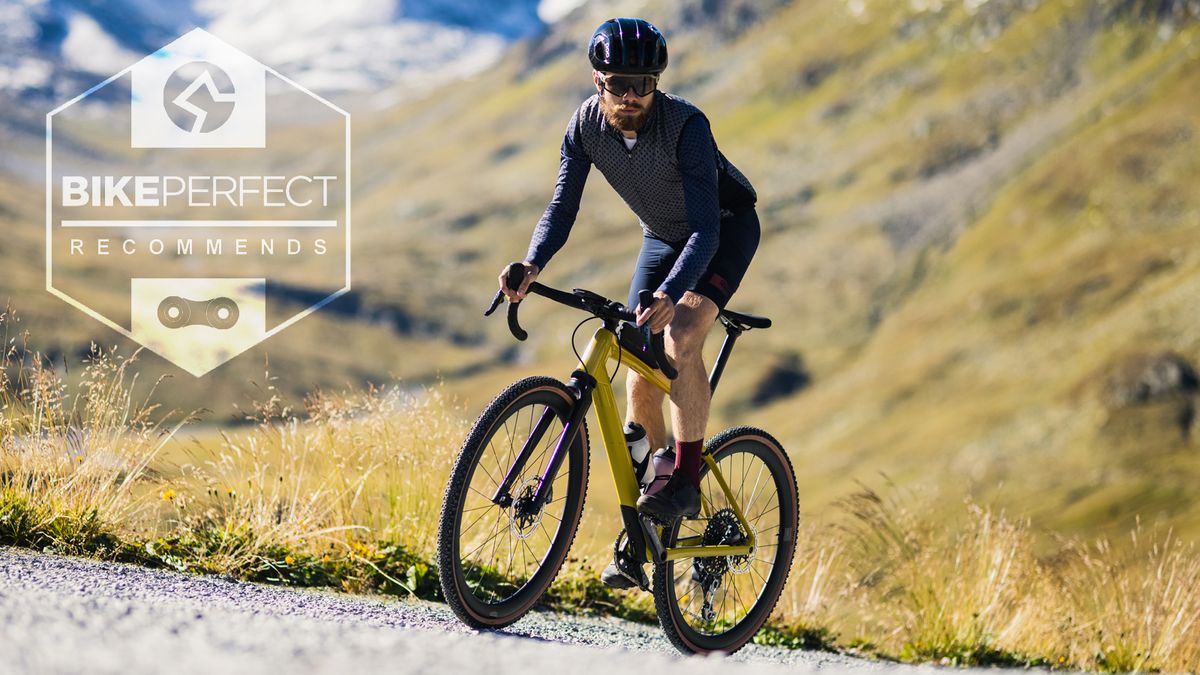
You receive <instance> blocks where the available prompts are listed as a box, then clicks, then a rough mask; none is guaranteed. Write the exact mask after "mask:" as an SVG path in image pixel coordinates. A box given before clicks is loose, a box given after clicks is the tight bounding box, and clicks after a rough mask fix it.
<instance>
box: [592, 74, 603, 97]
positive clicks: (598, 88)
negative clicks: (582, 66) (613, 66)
mask: <svg viewBox="0 0 1200 675" xmlns="http://www.w3.org/2000/svg"><path fill="white" fill-rule="evenodd" d="M592 84H594V85H596V93H597V94H603V93H604V88H603V87H601V86H600V71H598V70H593V71H592Z"/></svg>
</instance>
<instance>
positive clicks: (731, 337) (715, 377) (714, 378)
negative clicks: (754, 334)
mask: <svg viewBox="0 0 1200 675" xmlns="http://www.w3.org/2000/svg"><path fill="white" fill-rule="evenodd" d="M741 334H742V331H740V330H737V329H736V328H734V327H733V326H727V327H726V328H725V341H724V342H722V343H721V351H720V352H718V353H717V361H716V363H714V364H713V369H712V373H711V374H709V376H708V392H709V394H710V395H711V394H712V393H713V392H715V391H716V390H717V383H718V382H720V381H721V374H722V373H724V372H725V364H726V363H727V362H728V361H729V355H730V354H732V353H733V343H735V342H737V339H738V337H740V336H741Z"/></svg>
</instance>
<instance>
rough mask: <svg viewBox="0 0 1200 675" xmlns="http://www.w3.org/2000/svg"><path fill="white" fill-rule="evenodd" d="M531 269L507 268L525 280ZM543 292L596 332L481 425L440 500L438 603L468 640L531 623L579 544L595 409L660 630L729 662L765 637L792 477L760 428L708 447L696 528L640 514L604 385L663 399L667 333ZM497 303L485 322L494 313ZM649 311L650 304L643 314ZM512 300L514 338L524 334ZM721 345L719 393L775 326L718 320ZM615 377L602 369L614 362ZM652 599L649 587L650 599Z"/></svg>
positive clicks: (783, 566)
mask: <svg viewBox="0 0 1200 675" xmlns="http://www.w3.org/2000/svg"><path fill="white" fill-rule="evenodd" d="M523 273H524V268H523V267H522V266H521V265H520V264H516V263H514V265H512V266H510V268H509V283H510V284H511V285H512V286H511V287H513V288H516V287H517V286H519V285H520V283H521V277H522V275H523ZM529 294H530V295H540V296H543V297H546V298H549V299H551V300H554V301H556V302H559V303H562V304H564V305H567V306H569V307H574V308H576V309H580V310H583V311H585V312H588V313H590V314H591V315H592V317H593V318H595V319H598V320H599V321H600V323H601V325H600V327H598V328H597V329H596V331H595V333H594V334H593V335H592V339H591V342H590V343H589V344H588V346H587V349H586V350H585V351H584V353H583V354H582V355H581V356H580V355H578V354H577V356H578V358H579V362H580V366H581V367H580V368H579V369H577V370H575V372H573V373H572V374H571V377H570V379H569V380H568V381H567V382H565V383H564V382H561V381H559V380H557V379H554V378H550V377H529V378H525V379H522V380H519V381H517V382H515V383H513V384H512V385H510V386H509V387H507V388H506V389H505V390H504V391H502V392H501V393H500V394H499V395H498V396H496V398H495V399H493V400H492V402H491V403H490V404H488V406H487V407H486V408H485V409H484V411H483V412H482V413H481V414H480V415H479V418H478V419H477V420H476V421H475V425H474V427H473V428H472V430H471V433H470V434H469V435H468V437H467V439H466V441H465V442H464V443H463V446H462V449H461V451H460V452H459V456H458V459H457V461H456V462H455V465H454V469H453V472H452V473H451V477H450V482H449V484H448V485H447V487H446V495H445V500H444V502H443V504H442V512H441V520H440V523H439V531H438V567H439V572H440V575H441V584H442V591H443V593H444V595H445V597H446V600H447V602H448V603H449V604H450V607H451V608H452V609H453V610H454V613H455V614H456V615H457V616H458V617H459V618H460V619H461V620H462V621H463V622H465V623H466V624H468V625H470V626H473V627H476V628H492V629H495V628H501V627H503V626H507V625H509V624H511V623H513V622H514V621H517V620H518V619H520V618H521V617H522V616H524V615H525V613H526V612H528V611H529V610H530V609H532V608H533V606H534V605H535V604H536V603H537V601H538V599H539V598H541V596H542V594H543V593H544V592H545V590H546V588H548V587H549V585H550V582H551V581H552V580H553V579H554V577H555V575H556V574H558V571H559V568H560V567H561V566H562V563H563V560H564V559H565V558H566V556H567V550H568V549H569V548H570V546H571V543H572V541H573V540H574V538H575V531H576V529H577V527H578V525H579V519H580V516H581V515H582V513H583V504H584V498H585V495H586V493H587V483H588V443H589V439H588V429H587V422H586V419H585V418H586V416H587V412H588V410H589V409H590V408H592V407H593V406H594V407H595V410H596V421H597V423H598V424H599V429H600V438H601V441H602V443H603V445H604V450H605V455H606V456H607V457H608V464H609V468H610V469H611V470H612V475H613V481H614V483H615V484H616V489H617V497H618V499H619V501H620V505H621V507H620V509H621V520H622V521H623V523H624V527H625V529H624V532H623V533H622V537H621V538H619V539H618V548H619V549H620V550H623V551H626V552H633V555H634V556H637V557H638V559H639V560H643V561H645V562H650V563H653V564H654V573H653V593H654V600H655V607H656V610H657V613H658V618H659V623H660V624H661V625H662V628H663V630H664V632H665V633H666V635H667V637H668V638H669V639H670V640H671V642H672V644H674V645H675V646H676V647H677V648H678V649H679V650H681V651H683V652H685V653H708V652H714V651H717V652H733V651H735V650H737V649H739V648H741V647H742V646H743V645H745V644H746V642H748V641H749V640H750V639H751V638H753V637H754V634H755V633H757V632H758V630H759V628H761V627H762V625H763V623H764V622H765V621H766V620H767V617H768V615H770V613H771V611H772V610H773V609H774V607H775V604H776V602H777V601H778V599H779V595H780V593H781V592H782V591H783V587H784V583H785V582H786V581H787V577H788V572H789V569H790V567H791V564H792V557H793V555H794V553H795V547H796V541H795V536H796V524H797V520H798V514H797V498H796V480H795V475H794V474H793V471H792V465H791V461H790V460H789V459H788V455H787V453H786V452H785V451H784V449H783V447H782V446H781V445H780V444H779V442H778V441H776V440H775V439H774V438H772V437H771V435H770V434H768V433H767V432H765V431H762V430H760V429H756V428H753V427H746V426H739V427H734V428H731V429H727V430H725V431H722V432H720V433H718V434H716V435H715V436H713V437H712V438H711V439H709V440H708V442H707V443H706V444H705V448H704V454H703V464H702V465H701V487H700V493H701V509H700V513H699V514H698V516H697V517H696V518H688V519H681V520H675V521H674V522H667V523H662V522H657V521H655V520H653V519H652V518H650V517H649V516H645V515H640V514H638V512H637V506H636V504H637V498H638V496H639V494H640V492H639V485H638V480H637V477H636V476H635V473H634V469H633V465H632V462H631V460H630V456H629V452H628V451H627V448H626V444H625V436H624V433H623V429H622V423H621V418H620V415H619V414H618V412H617V402H616V398H615V396H614V394H613V389H612V386H611V383H612V380H613V378H614V377H615V375H616V372H617V370H618V369H619V368H620V367H621V366H622V365H623V366H626V367H628V368H632V369H633V370H634V371H636V372H637V373H639V374H640V375H642V376H643V377H645V378H646V379H647V380H649V381H650V382H653V383H654V384H655V385H657V386H658V387H659V388H661V389H662V390H663V391H665V392H670V389H671V378H673V377H674V371H673V369H672V367H671V365H670V363H669V361H668V359H667V358H666V356H665V355H664V353H663V348H662V335H661V334H657V335H653V336H649V339H646V337H647V336H645V335H644V334H643V333H642V331H641V329H639V328H637V327H636V326H634V325H633V324H631V323H629V322H631V321H633V320H634V315H633V312H632V311H631V310H630V309H629V308H627V307H625V306H624V305H622V304H620V303H618V302H615V301H612V300H609V299H608V298H605V297H603V296H600V295H598V294H596V293H592V292H590V291H587V290H583V289H575V290H574V291H572V292H570V293H568V292H565V291H562V290H558V289H554V288H550V287H548V286H544V285H542V284H540V283H536V282H535V283H533V284H531V285H530V288H529ZM501 298H502V296H501V294H499V293H497V295H496V298H495V299H494V300H493V302H492V304H491V307H490V308H489V309H488V311H487V312H485V315H487V314H491V313H492V312H493V311H495V309H496V307H497V306H498V305H499V303H500V301H501ZM647 302H648V301H646V300H643V301H642V303H643V304H647ZM519 306H520V305H519V303H510V304H509V306H508V322H509V328H510V330H511V331H512V333H513V335H514V336H516V337H517V338H518V339H520V340H524V339H525V338H526V337H527V334H526V333H525V331H524V330H523V329H522V328H521V326H520V323H519V321H518V313H517V312H518V308H519ZM719 320H720V322H721V323H722V324H723V325H724V327H725V331H726V337H725V342H724V344H722V346H721V351H720V353H719V355H718V356H717V361H716V363H715V364H714V366H713V370H712V373H711V375H710V377H709V386H710V387H711V388H712V389H713V390H715V389H716V386H717V383H718V381H719V380H720V378H721V373H722V371H723V370H724V368H725V364H726V362H727V361H728V359H729V355H730V353H731V351H732V349H733V344H734V342H735V341H736V340H737V338H738V337H739V336H740V335H741V334H742V333H744V332H745V331H747V330H750V329H752V328H767V327H769V326H770V325H771V321H770V320H769V319H766V318H763V317H756V316H752V315H749V314H741V313H738V312H734V311H731V310H723V311H722V312H721V314H720V317H719ZM614 361H615V362H616V365H615V366H613V367H612V369H611V370H610V365H612V362H614ZM647 590H649V589H647Z"/></svg>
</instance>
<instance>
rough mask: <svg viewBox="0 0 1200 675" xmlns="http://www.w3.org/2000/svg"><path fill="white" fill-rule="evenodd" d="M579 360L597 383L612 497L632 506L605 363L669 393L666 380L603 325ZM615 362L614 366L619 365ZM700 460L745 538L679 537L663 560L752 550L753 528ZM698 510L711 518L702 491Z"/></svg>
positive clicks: (630, 477)
mask: <svg viewBox="0 0 1200 675" xmlns="http://www.w3.org/2000/svg"><path fill="white" fill-rule="evenodd" d="M582 360H583V363H582V366H583V369H584V370H585V371H586V372H587V373H588V374H589V375H591V376H592V377H593V378H595V380H596V387H595V389H594V390H593V392H592V403H593V404H594V405H595V407H596V418H597V420H598V421H599V423H600V438H601V440H602V441H603V443H604V451H605V454H606V455H607V456H608V466H609V468H610V469H612V476H613V483H614V484H615V485H616V486H617V499H618V500H619V501H620V502H621V505H622V506H625V507H629V508H632V509H636V508H637V500H638V497H639V496H641V491H640V490H639V488H638V481H637V477H636V476H635V475H634V473H633V464H632V463H631V462H630V461H629V450H628V448H627V447H626V445H625V433H624V431H623V428H622V426H623V425H622V424H621V416H620V414H619V413H618V412H617V399H616V396H615V395H614V394H613V388H612V384H611V383H610V379H611V378H612V375H611V374H610V372H609V370H608V362H609V361H610V360H614V361H616V360H619V363H620V365H624V366H627V367H629V368H631V369H633V371H634V372H636V373H637V374H639V375H641V376H642V377H644V378H646V380H647V381H649V382H652V383H654V386H656V387H658V388H659V389H662V390H663V391H664V392H666V393H668V394H669V393H670V392H671V381H670V380H668V379H667V378H666V376H664V375H663V374H662V373H661V372H660V371H658V370H653V369H651V368H650V367H649V366H647V365H646V364H645V363H644V362H643V361H642V360H641V359H639V358H638V357H637V356H635V355H634V354H633V353H631V352H630V351H628V350H626V349H625V348H624V347H622V346H621V344H620V343H619V342H618V341H617V336H616V335H615V334H614V333H613V332H612V331H610V330H608V329H607V328H603V327H602V328H599V329H597V330H596V333H595V334H594V335H592V341H591V342H590V343H588V346H587V349H586V350H585V351H584V353H583V356H582ZM620 365H618V366H615V368H619V367H620ZM703 458H704V461H705V463H707V464H708V470H709V473H710V474H711V475H712V476H713V477H714V478H716V480H717V484H718V485H720V487H721V491H722V492H723V493H724V494H725V500H726V501H727V502H728V503H729V505H730V506H731V507H732V508H733V512H734V514H735V515H736V516H737V519H738V523H739V524H740V525H741V527H742V531H743V532H746V533H747V535H748V542H747V543H746V544H743V545H740V546H727V545H708V546H705V545H704V544H703V543H701V542H702V539H703V537H701V536H699V535H697V536H692V537H686V538H684V539H680V540H679V542H678V544H677V545H676V546H673V547H669V548H667V549H666V559H667V560H678V559H680V558H712V557H717V556H733V555H750V553H751V551H752V550H753V549H754V546H755V541H754V531H753V530H752V529H751V528H750V526H749V524H748V523H747V522H746V518H745V516H743V515H742V508H741V505H740V504H738V503H737V501H736V500H734V498H733V493H732V492H731V491H730V489H729V485H728V484H727V483H726V482H725V477H724V476H723V475H721V470H720V469H719V468H718V467H717V463H716V462H715V461H713V458H712V456H711V455H709V454H708V453H707V452H706V453H704V454H703ZM700 508H701V515H702V516H703V517H705V518H709V517H711V516H712V512H713V508H712V504H710V503H709V502H708V500H707V499H704V498H703V495H702V496H701V505H700ZM649 560H650V557H649V554H647V561H649Z"/></svg>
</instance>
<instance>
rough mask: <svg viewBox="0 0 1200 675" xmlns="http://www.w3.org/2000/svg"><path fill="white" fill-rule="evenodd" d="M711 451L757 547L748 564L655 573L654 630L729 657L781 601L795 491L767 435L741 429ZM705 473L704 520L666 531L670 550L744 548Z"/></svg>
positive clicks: (739, 530)
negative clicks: (680, 546)
mask: <svg viewBox="0 0 1200 675" xmlns="http://www.w3.org/2000/svg"><path fill="white" fill-rule="evenodd" d="M709 449H710V451H711V452H713V457H714V459H715V460H716V462H717V465H718V466H719V468H720V471H721V474H722V475H723V476H724V478H725V481H726V483H727V484H728V486H729V489H730V491H731V492H732V495H733V498H734V500H735V501H736V502H737V503H738V504H740V506H741V510H742V514H743V516H744V518H745V521H746V524H747V525H748V526H749V528H750V531H751V533H752V534H753V536H754V539H755V542H756V543H755V547H754V549H753V550H752V551H751V553H750V555H748V556H724V557H719V558H696V559H682V560H676V561H670V562H667V563H664V564H660V565H657V566H656V567H655V588H654V590H655V604H656V607H657V609H658V613H659V619H660V622H661V623H662V624H663V628H664V629H665V631H666V633H667V635H668V637H669V638H670V639H671V641H672V643H674V644H675V646H676V647H678V648H679V649H681V650H682V651H685V652H699V653H707V652H712V651H722V652H732V651H735V650H737V649H739V648H741V647H742V646H743V645H744V644H745V643H746V642H748V641H749V640H750V639H751V638H753V636H754V634H755V633H756V632H757V631H758V629H759V628H761V627H762V624H763V623H765V622H766V619H767V617H768V616H769V615H770V613H771V611H772V610H773V609H774V607H775V603H776V602H777V601H778V599H779V595H780V593H781V592H782V590H783V585H784V583H785V581H786V579H787V575H788V572H789V568H790V567H791V563H792V556H793V554H794V550H795V531H796V522H797V513H796V509H797V507H796V484H795V478H794V475H793V473H792V469H791V463H790V461H789V460H788V458H787V455H786V454H785V453H784V452H783V450H782V448H781V447H780V446H779V444H778V443H777V442H775V440H774V439H773V438H771V437H770V436H769V435H768V434H766V433H765V432H762V431H759V430H754V429H749V428H741V429H733V430H730V431H728V432H725V433H723V434H719V435H718V436H717V437H714V438H713V440H712V441H710V443H709ZM704 468H705V470H704V472H703V473H702V474H701V485H700V491H701V495H702V496H703V499H704V501H705V506H706V509H705V510H704V511H702V516H703V517H701V518H697V519H687V520H683V521H681V522H680V523H678V524H677V525H675V526H673V527H671V528H668V531H667V532H665V533H664V535H665V538H666V539H667V542H668V545H675V543H676V542H677V541H678V540H680V539H684V538H688V537H693V538H696V537H698V538H700V539H701V540H702V541H703V543H705V544H741V543H743V542H744V541H746V540H747V537H746V534H747V533H746V532H745V528H744V527H743V526H742V525H741V523H740V522H739V521H738V519H737V517H736V515H735V514H734V510H733V509H732V508H731V504H729V500H728V499H727V498H726V496H725V493H724V491H723V490H722V489H721V487H720V485H719V483H718V482H717V480H716V477H715V476H714V475H713V474H712V472H710V471H708V470H707V464H705V465H704Z"/></svg>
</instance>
